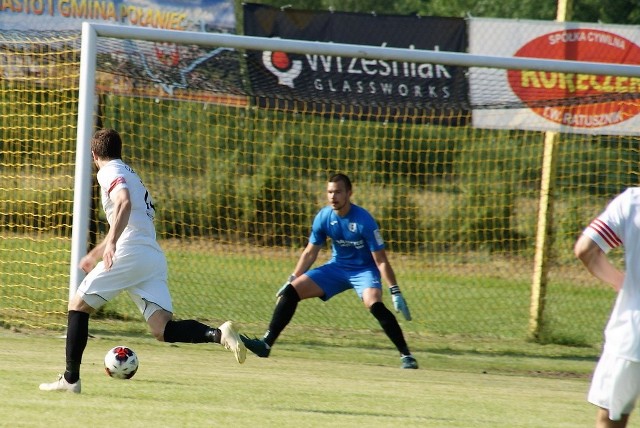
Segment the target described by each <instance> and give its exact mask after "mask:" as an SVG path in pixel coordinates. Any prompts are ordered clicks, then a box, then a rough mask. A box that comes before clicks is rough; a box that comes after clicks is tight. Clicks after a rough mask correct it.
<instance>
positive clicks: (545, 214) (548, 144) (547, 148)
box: [529, 0, 572, 340]
mask: <svg viewBox="0 0 640 428" xmlns="http://www.w3.org/2000/svg"><path fill="white" fill-rule="evenodd" d="M571 2H572V0H558V6H557V11H556V21H558V22H565V21H567V19H569V17H570V15H571V6H572V4H571ZM557 142H558V133H557V132H545V135H544V151H543V155H542V177H541V180H540V200H539V206H538V224H537V233H536V248H535V255H534V265H533V280H532V283H531V304H530V307H529V336H530V338H531V339H533V340H538V339H540V333H541V332H542V329H543V324H544V323H543V317H544V302H545V298H546V294H547V283H548V271H549V257H550V256H549V251H550V249H551V243H552V241H553V184H554V178H555V169H556V158H557V156H556V147H557Z"/></svg>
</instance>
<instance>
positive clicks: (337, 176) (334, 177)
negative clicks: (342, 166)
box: [329, 173, 351, 192]
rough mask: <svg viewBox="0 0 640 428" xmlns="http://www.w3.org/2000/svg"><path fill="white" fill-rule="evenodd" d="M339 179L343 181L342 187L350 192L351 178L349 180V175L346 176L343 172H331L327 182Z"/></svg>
mask: <svg viewBox="0 0 640 428" xmlns="http://www.w3.org/2000/svg"><path fill="white" fill-rule="evenodd" d="M340 181H342V182H343V183H344V187H345V189H346V190H347V192H350V191H351V180H349V177H347V176H346V175H345V174H342V173H337V174H333V175H332V176H331V177H330V178H329V183H339V182H340Z"/></svg>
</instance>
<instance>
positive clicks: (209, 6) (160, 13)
mask: <svg viewBox="0 0 640 428" xmlns="http://www.w3.org/2000/svg"><path fill="white" fill-rule="evenodd" d="M83 21H88V22H100V23H103V24H122V25H134V26H140V27H150V28H161V29H165V30H188V31H213V30H233V29H235V14H234V7H233V0H190V1H188V2H185V1H177V0H174V1H168V0H5V1H2V8H1V9H0V30H20V31H34V30H38V31H48V30H80V28H81V26H82V22H83Z"/></svg>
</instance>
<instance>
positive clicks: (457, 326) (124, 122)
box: [0, 25, 638, 344]
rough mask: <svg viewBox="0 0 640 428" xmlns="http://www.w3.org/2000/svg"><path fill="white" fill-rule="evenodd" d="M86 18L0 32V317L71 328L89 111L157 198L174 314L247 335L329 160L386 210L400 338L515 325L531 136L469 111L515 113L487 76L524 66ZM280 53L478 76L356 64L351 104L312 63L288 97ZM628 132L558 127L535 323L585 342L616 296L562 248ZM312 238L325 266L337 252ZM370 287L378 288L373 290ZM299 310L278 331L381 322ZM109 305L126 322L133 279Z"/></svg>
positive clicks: (293, 257)
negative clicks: (405, 77) (314, 78)
mask: <svg viewBox="0 0 640 428" xmlns="http://www.w3.org/2000/svg"><path fill="white" fill-rule="evenodd" d="M85 31H90V32H92V35H91V37H88V36H87V34H86V33H85V35H84V36H83V37H84V39H82V49H81V36H80V34H78V33H69V34H55V35H54V34H42V33H36V34H20V33H6V34H5V33H3V34H2V35H0V68H1V69H2V73H3V76H4V77H8V78H4V79H3V80H1V81H0V116H1V117H2V119H3V120H2V123H1V125H0V138H1V141H2V144H3V146H2V152H1V156H2V170H1V171H2V175H3V180H2V185H0V194H2V195H3V198H2V199H1V202H0V203H1V204H2V207H3V209H2V215H3V222H2V229H1V236H2V240H3V245H2V247H1V248H0V251H2V257H0V275H1V276H0V296H1V298H0V319H2V320H4V322H6V323H8V324H12V325H13V324H16V325H29V326H36V327H47V328H62V327H63V326H64V322H65V318H64V314H65V312H66V300H67V299H68V293H69V284H71V288H72V289H73V287H74V285H77V283H78V281H79V280H80V279H81V278H82V274H81V273H80V272H78V271H77V269H75V268H74V266H75V263H77V261H78V260H79V257H81V256H82V255H83V253H84V251H86V249H87V247H90V246H91V245H93V244H94V243H95V242H96V241H97V240H100V239H101V238H102V237H103V236H104V233H105V230H106V229H105V227H106V226H105V224H106V222H105V220H104V218H103V214H102V213H101V207H100V205H99V199H98V198H97V195H96V183H95V180H94V179H93V176H92V173H93V171H92V166H91V162H90V160H91V159H90V155H89V153H88V146H87V145H88V141H89V138H90V136H91V134H92V133H93V131H94V129H95V128H96V127H109V128H115V129H117V130H118V131H119V132H120V133H121V134H122V136H123V139H124V150H123V152H124V153H123V157H124V159H125V161H126V162H127V163H129V164H130V165H131V166H132V167H134V168H135V169H136V170H137V171H138V173H139V174H140V176H141V177H142V179H143V180H144V181H145V184H146V186H147V187H148V188H149V189H150V192H151V193H152V194H153V197H154V200H155V202H156V206H157V218H156V227H157V232H158V237H159V240H160V243H161V245H162V247H163V248H164V249H165V251H166V253H167V257H168V260H169V272H170V274H169V276H170V288H171V290H172V295H173V298H174V303H175V309H176V316H177V317H178V318H188V317H195V318H198V319H202V320H208V321H210V322H212V323H216V322H221V321H224V320H226V319H234V320H237V321H238V322H240V323H241V325H242V326H243V329H244V330H246V331H248V332H249V333H250V334H261V333H262V330H263V329H264V328H265V327H266V324H267V322H268V320H269V318H270V315H271V311H272V308H273V303H274V294H275V292H276V290H277V289H278V288H279V287H280V285H281V283H282V282H283V281H284V280H285V279H286V278H287V276H288V275H289V274H290V273H291V271H292V269H293V267H294V266H295V263H296V261H297V258H298V256H299V253H300V251H301V249H302V248H303V247H304V245H305V244H306V242H307V238H308V235H309V231H310V226H311V221H312V219H313V216H314V214H315V213H316V212H317V211H318V210H319V209H320V208H321V207H322V206H323V205H324V204H325V202H326V196H325V187H326V180H327V177H328V176H329V175H330V174H331V173H333V172H345V173H347V174H348V175H350V177H351V178H352V181H353V182H354V194H353V201H354V202H355V203H356V204H359V205H362V206H363V207H365V208H367V209H369V210H370V211H371V212H372V213H373V215H374V216H375V217H376V219H377V220H378V222H379V224H380V227H381V230H382V235H383V237H384V238H385V241H386V243H387V251H388V254H389V257H390V260H391V263H392V265H393V266H394V268H395V270H396V274H397V276H398V280H399V283H400V285H401V288H402V290H403V292H404V294H405V297H406V299H407V301H408V304H409V306H410V308H411V310H412V313H413V315H414V320H413V321H412V322H411V323H403V328H404V329H405V330H406V334H407V335H410V336H411V337H412V339H414V340H415V341H418V340H421V339H420V338H421V337H423V336H424V335H425V334H426V333H437V334H445V335H446V334H464V335H470V336H477V337H482V336H485V335H500V336H504V337H514V338H515V337H523V336H524V335H526V333H527V328H528V324H529V320H530V306H531V282H532V276H533V274H534V262H535V259H536V246H537V233H538V227H539V212H540V209H541V208H540V207H541V200H542V197H543V196H549V195H543V193H544V192H541V190H540V189H541V181H542V177H543V176H544V172H543V165H544V159H543V158H544V156H543V155H544V154H545V135H544V133H543V132H541V131H531V130H530V131H527V130H519V129H510V130H496V129H489V128H480V127H474V126H473V121H472V111H475V110H480V111H481V112H482V113H483V114H484V115H485V116H486V115H492V114H493V115H509V114H511V112H515V111H517V110H518V109H522V108H529V107H531V106H530V105H524V104H523V102H515V101H514V100H513V99H511V98H509V99H503V98H500V96H499V95H498V94H497V93H496V94H495V95H492V91H493V89H494V88H495V85H497V83H495V82H493V83H492V80H491V79H496V81H497V79H499V78H503V77H502V76H503V75H504V73H507V72H508V70H507V68H509V67H512V68H511V70H512V71H517V70H523V69H524V68H523V65H522V63H517V62H515V63H508V64H500V63H499V62H497V63H495V62H494V65H493V66H491V63H490V60H491V58H479V57H474V56H471V55H463V54H459V55H452V54H450V55H448V54H447V53H445V52H439V53H438V52H431V53H430V54H431V55H433V56H431V57H426V56H421V55H425V54H426V53H425V52H424V51H422V52H421V51H413V52H411V51H409V50H400V49H385V48H376V47H370V48H366V49H365V48H363V47H360V48H358V50H353V51H350V50H349V49H353V47H350V46H348V45H346V46H345V45H339V44H334V45H328V44H318V43H302V42H300V43H297V42H294V41H286V40H281V41H274V40H264V39H260V38H252V37H242V36H233V35H222V34H207V33H186V32H170V31H160V30H148V31H147V30H145V29H140V28H127V29H125V28H121V27H117V28H112V27H109V26H99V25H98V26H91V28H90V29H89V30H87V28H85ZM278 43H280V44H278ZM287 49H289V50H287ZM334 49H346V51H342V52H340V51H334ZM265 52H266V53H265ZM287 52H289V53H291V55H287V54H286V53H287ZM294 53H295V54H296V55H299V56H300V57H303V58H309V57H313V56H314V55H315V58H316V59H317V61H323V60H326V59H327V58H329V57H330V56H331V55H340V56H341V57H344V58H349V57H356V58H357V57H358V55H360V57H361V58H365V59H366V60H367V61H369V62H366V61H364V60H363V61H361V62H360V64H361V65H362V64H365V65H367V64H369V66H371V67H372V66H373V65H372V64H374V61H377V63H376V64H378V65H380V64H381V63H382V62H385V63H386V64H391V65H390V67H394V66H397V67H406V69H405V70H406V72H408V73H412V72H414V71H415V72H416V73H418V72H424V73H427V72H436V70H437V67H441V69H440V71H442V72H445V71H446V72H448V73H451V74H452V75H453V76H454V78H455V76H457V75H459V76H471V75H474V74H477V75H479V76H480V75H481V76H482V77H483V79H484V80H482V81H481V83H482V85H483V86H482V87H483V90H482V91H480V92H479V94H480V95H481V96H480V97H478V96H476V97H470V98H465V97H459V98H456V97H451V98H450V99H449V100H448V101H447V102H446V103H444V104H442V103H441V104H438V105H437V106H436V105H429V104H428V103H427V104H424V103H423V104H412V103H410V102H409V103H407V102H402V103H401V102H394V101H393V100H394V99H396V100H397V99H401V97H402V96H403V93H404V92H403V91H415V90H416V88H413V87H411V86H409V87H406V88H405V87H395V88H387V89H388V90H387V91H386V92H385V91H384V90H382V88H379V89H381V90H380V91H377V92H376V91H374V92H373V93H372V91H368V92H367V95H365V94H364V91H365V90H366V86H364V87H363V86H362V85H363V84H366V82H364V83H363V82H360V81H349V82H347V84H348V85H349V88H348V90H349V91H350V95H349V96H348V97H347V98H348V102H345V101H344V100H343V101H339V102H338V101H335V99H332V97H331V94H332V92H333V91H335V90H337V89H338V87H336V86H335V84H336V82H333V81H319V82H311V84H313V85H320V86H322V88H323V91H322V94H323V95H322V96H319V97H318V96H317V97H315V98H314V97H311V96H308V97H307V96H303V97H302V98H294V97H292V96H291V91H290V90H289V88H290V86H288V85H287V84H286V83H287V82H286V79H287V76H286V75H282V76H279V77H278V78H279V79H280V81H279V82H278V81H276V80H274V78H273V73H271V74H268V73H264V74H263V75H260V74H259V73H255V70H253V69H252V67H253V66H254V65H255V64H252V61H254V62H255V61H259V59H261V58H263V56H264V55H269V57H268V58H269V61H270V62H271V64H272V65H273V66H274V67H275V69H276V71H278V70H282V69H284V68H285V67H284V65H287V66H288V67H289V68H288V69H289V70H291V69H295V65H291V64H286V62H287V61H295V58H298V57H297V56H295V55H293V54H294ZM402 55H406V57H405V58H402ZM81 56H82V59H83V61H82V68H81V67H80V57H81ZM257 58H258V59H257ZM376 58H377V59H376ZM525 63H526V64H527V66H531V67H535V66H534V65H533V64H532V63H530V62H528V63H527V62H526V60H525ZM318 64H321V62H319V63H318ZM394 64H395V65H394ZM415 64H423V65H424V64H428V65H429V67H431V68H430V69H429V67H426V66H425V67H424V68H422V69H419V66H418V65H415ZM436 64H440V65H436ZM542 64H544V61H543V62H542ZM591 65H592V68H591V69H590V68H589V67H587V66H586V65H583V66H581V68H580V70H574V72H576V73H578V72H580V73H583V74H584V73H585V71H584V70H591V71H590V72H587V74H589V75H591V76H599V74H598V73H599V72H600V71H599V70H603V68H598V65H597V64H591ZM516 66H518V67H520V68H517V67H516ZM544 66H546V64H545V65H538V66H537V67H538V68H534V69H535V70H543V71H544V69H542V68H541V67H544ZM549 66H550V67H551V66H553V67H555V68H553V69H549V70H548V72H547V73H546V74H541V75H540V76H542V77H545V78H551V76H553V73H556V76H565V77H566V76H567V75H568V74H569V73H570V70H571V67H574V68H575V67H576V65H575V64H571V63H569V62H559V61H558V62H557V63H554V64H549ZM412 70H413V71H412ZM609 70H614V71H613V72H616V70H617V69H616V67H615V66H614V65H611V66H610V68H609ZM613 72H611V71H609V73H613ZM617 72H618V73H619V74H620V73H622V71H619V70H618V71H617ZM563 73H564V74H563ZM608 76H611V74H609V75H608ZM78 77H80V82H81V86H82V88H81V90H79V87H78V86H77V81H78ZM604 78H605V77H602V79H604ZM625 78H626V79H627V80H626V82H632V81H634V80H633V76H631V75H628V76H626V77H625ZM260 79H264V81H261V82H259V80H260ZM283 79H284V84H283V83H282V82H283ZM594 79H596V78H595V77H594ZM598 79H599V78H598ZM602 79H600V80H597V79H596V80H594V81H596V82H601V83H602V82H603V81H604V80H602ZM566 81H567V82H568V80H566ZM609 81H611V80H609ZM621 81H622V80H621ZM268 82H273V83H272V84H273V87H271V88H268V87H267V85H268ZM257 83H259V84H257ZM339 83H340V85H341V86H340V90H341V91H344V90H345V86H344V85H345V82H339ZM83 85H84V86H83ZM258 87H259V88H261V89H256V88H258ZM265 87H266V89H265ZM628 87H629V88H631V86H628ZM369 89H370V88H369ZM420 89H421V90H429V89H428V88H427V89H425V88H420ZM435 90H442V88H436V89H435ZM389 91H390V92H389ZM394 91H395V92H394ZM359 92H362V93H359ZM390 93H391V94H395V96H389V94H390ZM614 95H615V94H613V93H608V94H606V96H603V97H600V98H598V97H593V96H590V97H591V98H589V99H586V98H584V99H577V98H576V97H577V95H576V94H575V93H574V94H572V93H571V91H564V96H562V97H557V99H555V100H552V101H551V103H552V105H553V106H554V108H556V109H557V111H559V112H566V111H567V109H570V108H571V106H573V105H575V104H577V103H580V104H581V105H585V104H586V105H590V106H592V108H593V109H594V111H598V110H597V109H598V108H601V107H599V106H601V105H602V104H603V103H610V102H620V101H624V102H625V103H627V104H629V105H632V106H637V100H636V96H637V88H635V89H630V90H628V91H626V92H624V93H622V92H621V93H619V94H618V95H615V96H614ZM616 96H617V98H616ZM543 101H545V102H546V103H543ZM538 102H539V103H540V106H542V105H543V104H544V105H547V106H548V105H549V100H543V99H542V98H541V99H539V100H538ZM78 106H79V108H78ZM563 109H564V110H563ZM76 136H77V141H78V146H77V147H76ZM636 138H637V137H635V136H633V135H592V134H588V133H583V134H578V133H571V132H562V133H560V134H559V137H558V138H557V143H556V146H555V147H556V153H555V156H556V158H557V160H556V161H555V163H554V170H553V174H552V184H553V186H552V196H553V198H552V200H551V202H550V207H551V210H552V213H553V216H552V217H550V218H551V221H552V225H551V227H550V228H549V230H550V231H551V232H550V233H551V235H552V236H551V237H550V240H549V241H550V242H551V243H549V244H548V245H547V247H545V248H544V254H543V257H544V260H545V265H547V266H549V273H548V278H549V284H548V288H547V294H546V306H545V318H544V319H545V329H547V330H546V335H547V337H550V338H551V339H550V340H568V341H578V342H584V343H588V344H593V343H597V342H598V341H599V340H600V337H599V336H600V333H599V331H594V329H593V328H592V326H593V322H594V317H595V318H598V319H600V320H602V321H603V322H604V319H605V318H606V315H607V312H608V309H609V300H610V296H609V294H608V293H607V289H606V288H605V287H603V286H600V285H598V284H597V282H595V281H593V280H592V279H590V278H589V277H588V276H587V275H585V273H584V272H583V269H581V268H580V267H579V266H577V264H576V262H575V260H574V258H573V254H572V246H573V243H574V241H575V238H576V236H577V234H578V233H579V232H580V231H581V230H582V229H583V228H584V227H585V226H586V224H587V223H588V222H589V220H590V219H591V218H592V217H593V216H595V215H596V214H597V213H598V212H599V211H600V210H601V209H602V208H603V207H604V205H605V204H606V201H607V200H609V199H610V198H611V197H612V196H613V195H614V194H616V193H617V192H619V191H620V190H621V189H622V188H624V187H625V186H629V185H634V184H636V182H637V177H636V170H637V165H638V162H637V161H638V150H637V148H636V145H637V144H636ZM76 155H77V156H78V157H77V161H76ZM72 220H73V221H72ZM72 226H73V227H72ZM72 242H73V249H72ZM321 257H322V260H318V263H321V262H323V261H324V260H326V259H328V258H329V257H330V251H323V252H322V256H321ZM70 262H71V266H72V267H71V272H70V271H69V264H70ZM585 284H589V286H585ZM384 298H385V300H386V301H387V304H388V305H390V299H389V296H388V294H387V293H386V292H385V297H384ZM585 307H590V308H592V309H593V310H585ZM298 312H299V313H298V314H296V318H295V322H294V323H292V325H291V326H290V328H292V329H304V328H314V329H317V331H318V332H319V334H318V336H319V340H320V338H321V337H322V334H321V332H322V331H325V330H326V331H327V333H326V334H327V336H328V335H329V334H330V333H328V332H329V331H330V330H329V329H331V331H335V329H336V328H337V329H344V330H345V332H346V331H348V332H349V334H350V335H351V334H356V335H357V333H358V332H361V333H362V334H367V333H368V332H369V331H370V330H371V329H376V328H377V325H376V321H375V319H373V318H372V317H371V316H370V315H369V314H368V313H366V311H364V310H363V309H362V307H361V303H359V302H357V299H355V298H354V296H353V295H350V293H344V294H343V295H340V296H338V297H336V298H335V299H332V300H331V301H329V302H327V303H325V304H323V303H321V302H320V301H310V302H305V306H304V310H300V311H298ZM43 314H44V316H43ZM103 315H104V316H110V317H115V318H118V319H125V320H136V321H138V320H140V317H139V316H138V315H137V310H136V309H135V307H134V306H133V305H132V304H131V303H130V302H128V301H127V300H126V298H122V299H120V298H119V299H117V300H116V301H115V302H113V303H109V304H108V305H107V307H106V309H105V313H104V314H103ZM568 320H570V321H568ZM576 325H577V326H578V327H576ZM566 337H569V339H566ZM554 338H555V339H554Z"/></svg>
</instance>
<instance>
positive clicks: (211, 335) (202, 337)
mask: <svg viewBox="0 0 640 428" xmlns="http://www.w3.org/2000/svg"><path fill="white" fill-rule="evenodd" d="M164 341H165V342H169V343H174V342H183V343H205V342H215V343H220V330H219V329H217V328H211V327H209V326H208V325H205V324H202V323H201V322H198V321H196V320H183V321H173V320H171V321H169V322H168V323H167V325H166V326H165V327H164Z"/></svg>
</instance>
